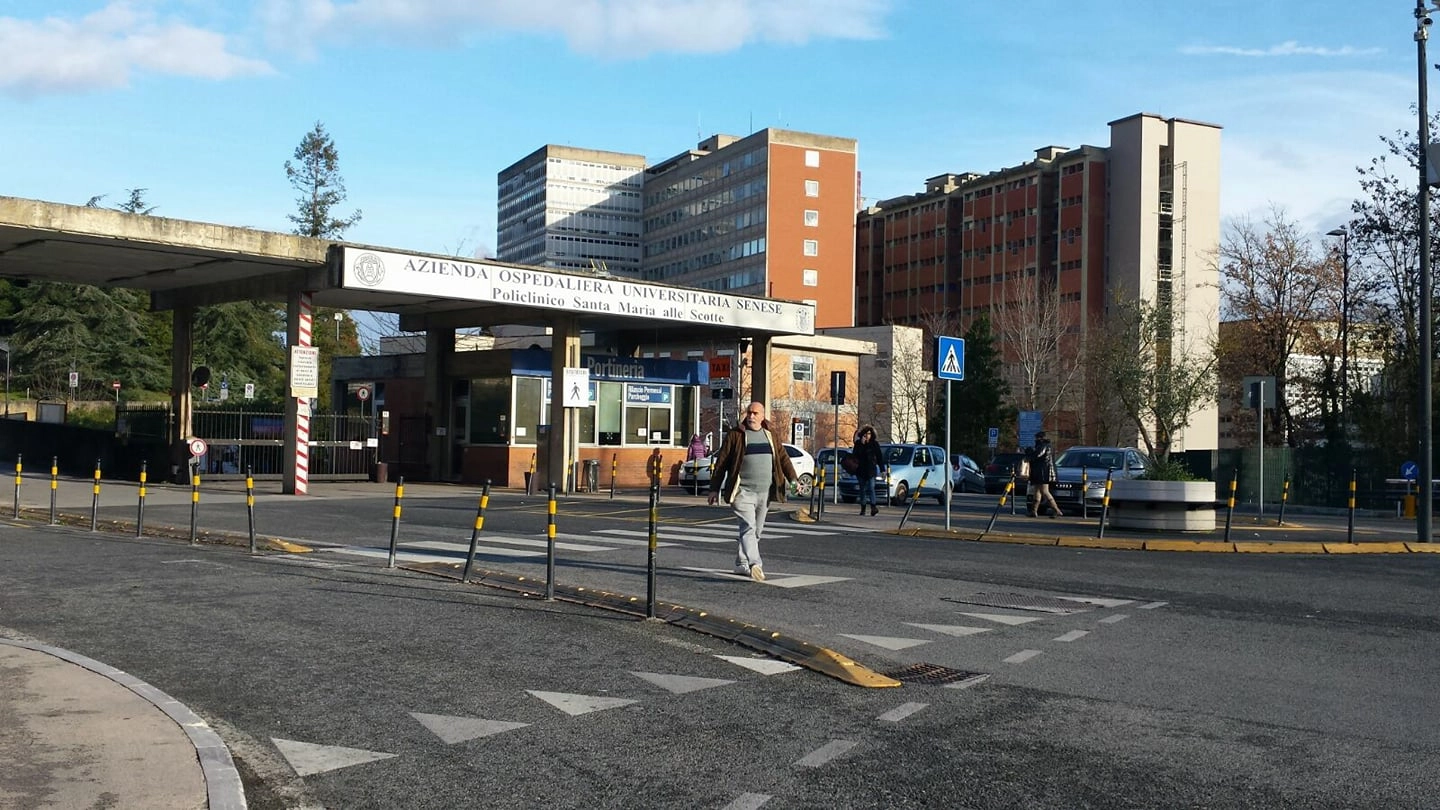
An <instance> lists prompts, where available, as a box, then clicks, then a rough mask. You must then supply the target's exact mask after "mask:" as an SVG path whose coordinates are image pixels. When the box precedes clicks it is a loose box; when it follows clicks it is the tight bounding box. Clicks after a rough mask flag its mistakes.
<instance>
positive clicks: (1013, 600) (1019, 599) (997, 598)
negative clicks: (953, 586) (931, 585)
mask: <svg viewBox="0 0 1440 810" xmlns="http://www.w3.org/2000/svg"><path fill="white" fill-rule="evenodd" d="M940 599H941V600H942V601H945V602H956V603H958V604H961V605H984V606H985V607H1002V608H1014V609H1015V610H1034V611H1039V612H1041V613H1059V614H1062V615H1067V616H1068V615H1069V614H1071V613H1084V612H1085V611H1087V610H1094V609H1095V606H1094V605H1092V604H1088V603H1085V602H1077V601H1075V600H1073V599H1055V598H1052V597H1049V596H1033V595H1031V594H1026V593H975V594H971V595H969V596H942V597H940Z"/></svg>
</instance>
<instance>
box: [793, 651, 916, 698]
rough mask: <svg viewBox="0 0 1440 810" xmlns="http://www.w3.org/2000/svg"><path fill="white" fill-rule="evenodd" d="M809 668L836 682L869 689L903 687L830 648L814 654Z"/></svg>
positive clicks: (892, 679) (886, 676)
mask: <svg viewBox="0 0 1440 810" xmlns="http://www.w3.org/2000/svg"><path fill="white" fill-rule="evenodd" d="M807 666H808V667H809V668H810V669H813V670H815V671H817V672H821V673H823V674H826V675H829V676H830V677H832V678H835V679H836V680H840V681H844V682H845V683H849V684H853V685H855V686H863V687H866V688H868V689H885V688H890V687H895V686H900V685H901V683H900V682H899V681H897V680H895V679H894V678H892V677H890V676H889V675H883V674H881V673H879V672H876V671H874V670H872V669H870V668H868V667H866V666H864V665H863V664H857V663H855V662H854V661H852V660H850V659H849V658H846V657H845V656H843V655H841V654H840V653H838V652H835V651H834V650H832V649H829V648H828V647H821V648H819V649H817V650H816V651H815V652H814V653H812V654H811V656H810V663H809V664H807Z"/></svg>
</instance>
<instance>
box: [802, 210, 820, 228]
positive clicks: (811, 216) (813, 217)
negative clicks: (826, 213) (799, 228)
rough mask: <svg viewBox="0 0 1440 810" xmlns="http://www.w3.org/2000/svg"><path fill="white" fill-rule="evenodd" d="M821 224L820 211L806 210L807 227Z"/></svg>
mask: <svg viewBox="0 0 1440 810" xmlns="http://www.w3.org/2000/svg"><path fill="white" fill-rule="evenodd" d="M819 225H820V212H819V211H806V212H805V227H807V228H815V227H819Z"/></svg>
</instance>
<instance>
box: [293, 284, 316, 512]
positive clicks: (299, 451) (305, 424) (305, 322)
mask: <svg viewBox="0 0 1440 810" xmlns="http://www.w3.org/2000/svg"><path fill="white" fill-rule="evenodd" d="M299 310H300V312H299V314H300V329H299V336H298V340H297V345H299V346H304V347H307V348H308V347H310V346H313V345H315V344H314V339H313V337H312V335H311V330H312V329H313V327H314V325H315V302H314V294H313V293H309V292H301V293H300V307H299ZM309 491H310V399H309V397H298V398H297V401H296V403H295V494H296V495H304V494H305V493H307V492H309Z"/></svg>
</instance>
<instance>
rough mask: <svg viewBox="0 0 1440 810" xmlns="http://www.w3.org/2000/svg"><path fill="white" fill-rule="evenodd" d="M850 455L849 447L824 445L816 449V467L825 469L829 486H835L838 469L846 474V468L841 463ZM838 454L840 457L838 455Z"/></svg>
mask: <svg viewBox="0 0 1440 810" xmlns="http://www.w3.org/2000/svg"><path fill="white" fill-rule="evenodd" d="M848 455H850V448H848V447H822V448H820V449H819V450H817V451H815V468H816V469H817V470H820V469H824V470H825V482H826V485H827V486H831V487H833V486H835V476H836V474H837V471H838V472H839V473H840V474H844V472H845V468H844V467H841V466H837V465H839V464H840V463H841V462H843V461H844V460H845V457H846V456H848ZM837 456H838V457H837Z"/></svg>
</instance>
